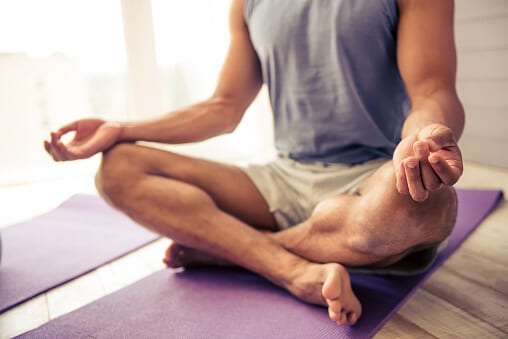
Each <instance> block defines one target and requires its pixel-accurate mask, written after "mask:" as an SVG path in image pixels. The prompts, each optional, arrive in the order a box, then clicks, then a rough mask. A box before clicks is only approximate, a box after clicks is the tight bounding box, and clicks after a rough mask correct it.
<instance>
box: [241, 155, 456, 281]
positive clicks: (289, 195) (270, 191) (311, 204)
mask: <svg viewBox="0 0 508 339" xmlns="http://www.w3.org/2000/svg"><path fill="white" fill-rule="evenodd" d="M387 161H388V160H387V159H376V160H373V161H369V162H366V163H363V164H360V165H354V166H351V165H344V164H324V163H319V162H312V163H311V162H298V161H295V160H292V159H289V158H285V157H280V156H279V157H278V158H276V159H275V160H273V161H271V162H269V163H267V164H264V165H250V166H248V167H246V168H244V169H243V170H244V171H245V173H246V174H247V175H248V176H249V178H250V179H251V180H252V181H253V182H254V184H255V185H256V187H257V188H258V189H259V191H260V192H261V194H262V196H263V197H264V198H265V200H266V202H267V204H268V207H269V208H270V212H271V213H272V214H273V215H274V218H275V221H276V222H277V224H278V226H279V228H280V229H285V228H288V227H291V226H294V225H297V224H299V223H301V222H302V221H305V220H307V219H308V218H309V217H310V215H311V213H312V211H313V210H314V208H315V207H316V205H317V204H318V203H319V202H321V201H323V200H324V199H326V198H329V197H332V196H334V195H337V194H354V193H355V191H356V190H357V189H358V188H359V187H360V186H361V184H362V183H363V182H364V181H365V180H366V179H367V178H368V177H369V176H371V175H372V174H373V173H374V172H375V171H376V170H377V169H378V168H380V167H381V166H382V165H383V164H385V163H386V162H387ZM445 245H446V241H444V242H443V243H441V244H440V245H439V246H435V247H432V248H428V249H425V250H421V251H419V252H415V253H412V254H409V255H407V256H405V257H404V258H402V259H401V260H400V261H399V262H397V263H395V264H393V265H390V266H388V267H385V268H371V267H355V268H348V270H349V271H351V272H352V273H365V274H390V275H414V274H420V273H422V272H424V271H426V270H427V269H428V268H429V267H430V266H431V265H432V263H433V262H434V260H435V258H436V257H437V255H438V254H439V252H440V250H441V249H442V248H444V247H445Z"/></svg>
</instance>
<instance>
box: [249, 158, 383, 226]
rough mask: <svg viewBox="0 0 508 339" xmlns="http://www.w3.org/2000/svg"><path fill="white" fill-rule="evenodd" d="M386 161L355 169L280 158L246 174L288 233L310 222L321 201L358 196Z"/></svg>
mask: <svg viewBox="0 0 508 339" xmlns="http://www.w3.org/2000/svg"><path fill="white" fill-rule="evenodd" d="M386 161H387V160H386V159H376V160H373V161H369V162H366V163H363V164H360V165H354V166H351V165H344V164H324V163H320V162H298V161H295V160H292V159H289V158H286V157H282V156H279V157H278V158H276V159H275V160H273V161H271V162H269V163H267V164H264V165H250V166H248V167H247V168H244V171H245V173H247V175H248V176H249V178H250V179H251V180H252V181H253V182H254V184H255V185H256V187H257V188H258V190H259V191H260V192H261V195H262V196H263V197H264V198H265V200H266V202H267V204H268V207H269V208H270V212H271V213H272V214H273V215H274V217H275V221H276V222H277V224H278V226H279V228H280V229H285V228H288V227H291V226H294V225H296V224H299V223H301V222H302V221H304V220H307V219H308V218H309V217H310V215H311V213H312V211H313V210H314V207H316V205H317V204H318V203H319V202H320V201H323V200H324V199H326V198H329V197H331V196H334V195H337V194H354V192H355V191H356V190H357V189H358V187H359V186H360V185H361V184H362V183H363V182H364V181H365V179H367V178H368V177H369V176H371V175H372V174H373V173H374V172H375V171H376V170H377V169H378V168H379V167H381V166H382V165H383V164H384V163H386Z"/></svg>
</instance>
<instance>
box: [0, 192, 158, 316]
mask: <svg viewBox="0 0 508 339" xmlns="http://www.w3.org/2000/svg"><path fill="white" fill-rule="evenodd" d="M1 232H2V244H3V249H2V252H3V255H2V262H1V263H0V312H2V311H5V310H7V309H9V308H11V307H14V306H16V305H17V304H19V303H22V302H23V301H26V300H28V299H30V298H32V297H34V296H36V295H38V294H40V293H43V292H45V291H47V290H49V289H51V288H53V287H56V286H58V285H60V284H63V283H65V282H67V281H69V280H71V279H74V278H76V277H78V276H80V275H82V274H84V273H86V272H88V271H90V270H93V269H95V268H97V267H99V266H101V265H103V264H105V263H107V262H110V261H112V260H114V259H116V258H118V257H119V256H121V255H124V254H126V253H128V252H130V251H133V250H135V249H136V248H139V247H141V246H143V245H146V244H147V243H149V242H151V241H154V240H155V239H157V238H158V236H157V235H156V234H154V233H152V232H149V231H147V230H145V229H143V228H142V227H140V226H139V225H137V224H135V223H134V222H132V221H131V220H129V219H128V218H127V217H126V216H124V215H123V214H121V213H119V212H117V211H115V210H113V209H112V208H111V207H109V206H108V205H106V203H105V202H104V201H103V200H102V199H101V198H100V197H98V196H95V195H75V196H73V197H71V198H70V199H69V200H67V201H66V202H64V203H63V204H62V205H60V206H59V207H58V208H56V209H54V210H53V211H51V212H49V213H46V214H44V215H41V216H38V217H36V218H34V219H32V220H29V221H26V222H23V223H20V224H17V225H13V226H9V227H7V228H5V229H2V230H1Z"/></svg>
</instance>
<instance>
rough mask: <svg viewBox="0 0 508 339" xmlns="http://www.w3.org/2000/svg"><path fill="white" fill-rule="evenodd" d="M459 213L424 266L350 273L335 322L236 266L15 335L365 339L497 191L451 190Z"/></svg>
mask: <svg viewBox="0 0 508 339" xmlns="http://www.w3.org/2000/svg"><path fill="white" fill-rule="evenodd" d="M458 195H459V216H458V220H457V224H456V227H455V229H454V231H453V233H452V235H451V237H450V239H449V243H448V246H447V248H446V249H445V250H444V251H443V252H441V254H440V255H439V257H438V259H437V260H436V262H435V263H434V265H433V266H432V268H431V269H430V270H429V271H427V272H426V273H425V274H421V275H418V276H413V277H393V276H374V275H358V274H355V275H352V281H353V287H354V290H355V292H356V293H357V295H358V297H359V299H360V301H361V302H362V304H363V309H364V313H363V316H362V318H361V319H360V321H359V322H358V324H357V325H356V326H354V327H339V326H337V325H336V324H335V323H334V322H332V321H330V320H329V319H328V315H327V311H326V309H325V308H322V307H316V306H311V305H307V304H304V303H302V302H300V301H298V300H297V299H295V298H294V297H292V296H291V295H289V294H288V293H287V292H285V291H284V290H282V289H279V288H277V287H275V286H273V285H272V284H270V283H268V282H267V281H266V280H264V279H262V278H260V277H258V276H256V275H254V274H252V273H249V272H246V271H243V270H235V269H229V270H228V269H199V270H198V269H196V270H186V271H184V272H181V273H173V272H172V271H169V270H163V271H159V272H157V273H154V274H153V275H151V276H149V277H147V278H145V279H143V280H141V281H139V282H137V283H135V284H133V285H130V286H128V287H126V288H124V289H122V290H120V291H118V292H116V293H113V294H111V295H109V296H106V297H104V298H102V299H100V300H97V301H96V302H93V303H91V304H90V305H88V306H85V307H83V308H81V309H79V310H76V311H74V312H72V313H70V314H67V315H64V316H62V317H59V318H56V319H54V320H52V321H50V322H49V323H48V324H46V325H44V326H42V327H40V328H38V329H36V330H34V331H31V332H29V333H27V334H25V335H22V336H21V337H22V338H82V337H88V338H206V339H209V338H221V339H227V338H253V339H254V338H255V339H258V338H292V339H298V338H302V339H314V338H316V339H317V338H320V339H321V338H369V337H371V336H373V335H374V334H375V333H376V332H377V331H378V330H379V328H381V327H382V326H383V325H384V324H385V323H386V321H387V320H388V319H389V318H390V317H391V316H392V315H393V313H394V312H396V311H397V310H398V309H399V308H400V307H401V306H402V305H403V304H404V302H405V301H406V300H407V299H408V298H409V297H410V296H411V295H412V294H413V293H414V292H415V291H416V290H417V289H418V287H419V286H420V285H421V284H422V283H423V282H424V281H425V280H426V279H427V278H428V277H429V276H430V275H431V274H432V272H433V271H434V270H435V269H437V268H438V267H439V266H441V265H442V264H443V262H444V261H445V260H446V259H447V258H448V257H449V256H450V255H451V254H452V253H453V252H454V251H455V250H456V249H457V248H458V247H459V245H460V244H461V243H462V242H463V241H464V239H466V238H467V236H468V235H469V234H470V233H471V232H472V231H473V230H474V229H475V227H476V226H477V225H478V224H479V223H480V222H481V221H482V220H483V218H485V217H486V216H487V215H488V214H489V213H490V211H491V210H492V209H493V208H494V207H495V206H496V204H497V202H498V201H499V199H500V198H501V197H502V194H501V192H499V191H478V190H459V191H458Z"/></svg>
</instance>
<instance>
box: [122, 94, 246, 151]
mask: <svg viewBox="0 0 508 339" xmlns="http://www.w3.org/2000/svg"><path fill="white" fill-rule="evenodd" d="M242 113H243V112H237V111H235V107H234V105H232V104H231V103H230V102H228V101H227V100H224V99H219V98H211V99H209V100H206V101H203V102H200V103H197V104H194V105H192V106H189V107H187V108H183V109H179V110H176V111H173V112H170V113H168V114H167V115H164V116H162V117H160V118H156V119H153V120H146V121H140V122H126V123H121V126H122V133H121V135H120V138H119V141H152V142H161V143H168V144H180V143H188V142H198V141H203V140H206V139H208V138H211V137H214V136H217V135H220V134H224V133H228V132H231V131H232V130H234V128H235V127H236V125H237V124H238V122H239V120H240V118H241V115H242Z"/></svg>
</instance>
